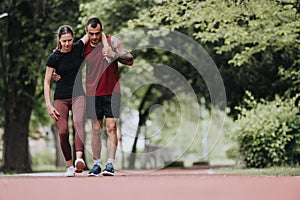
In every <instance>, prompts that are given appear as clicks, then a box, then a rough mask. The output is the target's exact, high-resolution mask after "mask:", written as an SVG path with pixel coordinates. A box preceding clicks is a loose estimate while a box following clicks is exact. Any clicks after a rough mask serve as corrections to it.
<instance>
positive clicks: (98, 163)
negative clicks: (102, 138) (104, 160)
mask: <svg viewBox="0 0 300 200" xmlns="http://www.w3.org/2000/svg"><path fill="white" fill-rule="evenodd" d="M94 165H99V166H100V167H101V161H100V159H99V160H94Z"/></svg>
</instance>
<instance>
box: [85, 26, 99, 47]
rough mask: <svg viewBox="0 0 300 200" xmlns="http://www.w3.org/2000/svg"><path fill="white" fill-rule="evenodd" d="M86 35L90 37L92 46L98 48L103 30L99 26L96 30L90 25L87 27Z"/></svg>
mask: <svg viewBox="0 0 300 200" xmlns="http://www.w3.org/2000/svg"><path fill="white" fill-rule="evenodd" d="M86 33H87V34H88V36H89V39H90V43H91V45H92V46H97V45H98V44H99V43H100V42H101V36H102V30H101V27H100V25H99V24H97V27H96V28H93V27H92V26H91V25H90V24H89V25H88V27H87V30H86Z"/></svg>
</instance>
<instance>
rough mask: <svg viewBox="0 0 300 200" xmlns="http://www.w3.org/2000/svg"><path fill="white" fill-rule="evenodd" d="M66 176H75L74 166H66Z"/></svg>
mask: <svg viewBox="0 0 300 200" xmlns="http://www.w3.org/2000/svg"><path fill="white" fill-rule="evenodd" d="M65 176H66V177H74V176H75V168H74V167H68V169H67V171H66V173H65Z"/></svg>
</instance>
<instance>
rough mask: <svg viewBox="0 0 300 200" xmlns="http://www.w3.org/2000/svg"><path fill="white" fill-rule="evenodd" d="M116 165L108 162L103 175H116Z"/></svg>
mask: <svg viewBox="0 0 300 200" xmlns="http://www.w3.org/2000/svg"><path fill="white" fill-rule="evenodd" d="M114 172H115V170H114V166H113V165H112V164H111V163H107V164H106V166H105V169H104V171H103V172H102V175H103V176H114Z"/></svg>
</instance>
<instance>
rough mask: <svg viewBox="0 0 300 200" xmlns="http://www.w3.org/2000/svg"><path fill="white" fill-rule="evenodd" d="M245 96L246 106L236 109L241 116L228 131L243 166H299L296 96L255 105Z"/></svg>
mask: <svg viewBox="0 0 300 200" xmlns="http://www.w3.org/2000/svg"><path fill="white" fill-rule="evenodd" d="M247 95H248V99H247V100H246V102H245V103H246V105H245V106H243V107H239V108H238V109H239V111H240V115H239V117H238V119H237V120H236V121H235V125H234V128H233V129H232V131H231V132H230V136H231V138H232V139H234V140H235V142H237V144H238V145H237V148H238V151H239V153H240V156H241V159H242V160H243V161H244V162H245V164H246V166H247V167H271V166H282V165H291V164H299V163H300V131H299V130H300V115H299V114H300V113H299V109H298V108H297V107H295V99H296V97H295V98H292V99H288V100H281V99H280V98H276V99H275V100H274V101H272V102H266V101H259V102H258V101H256V100H254V97H253V96H252V95H251V94H250V93H249V92H247ZM234 151H235V152H236V149H232V150H231V153H232V152H234ZM231 156H232V155H231ZM235 156H236V155H235Z"/></svg>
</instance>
